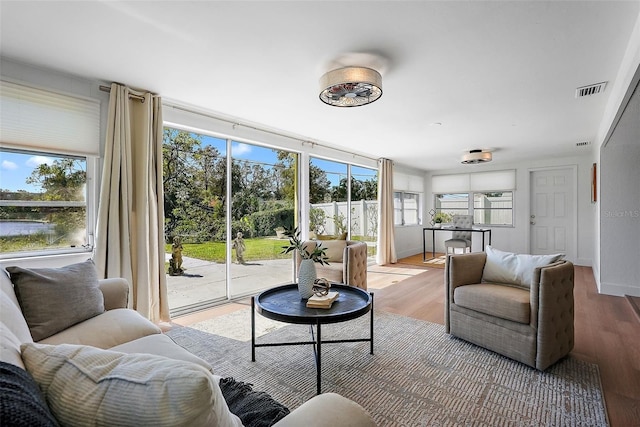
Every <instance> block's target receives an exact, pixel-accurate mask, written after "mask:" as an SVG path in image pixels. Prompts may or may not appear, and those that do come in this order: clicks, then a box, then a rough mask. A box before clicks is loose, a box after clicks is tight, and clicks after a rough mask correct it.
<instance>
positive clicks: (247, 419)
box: [220, 377, 290, 427]
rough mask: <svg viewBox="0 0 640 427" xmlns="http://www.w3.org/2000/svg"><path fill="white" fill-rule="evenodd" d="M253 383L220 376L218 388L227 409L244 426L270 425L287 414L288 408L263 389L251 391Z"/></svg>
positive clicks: (263, 426) (260, 426)
mask: <svg viewBox="0 0 640 427" xmlns="http://www.w3.org/2000/svg"><path fill="white" fill-rule="evenodd" d="M252 386H253V384H247V383H243V382H241V381H236V380H234V379H233V378H231V377H229V378H222V379H221V380H220V389H221V390H222V395H223V396H224V400H225V401H226V402H227V406H229V410H230V411H231V412H233V413H234V414H236V415H237V416H238V418H240V421H242V424H243V425H244V426H245V427H270V426H272V425H273V424H275V423H277V422H278V421H279V420H281V419H282V418H284V417H286V416H287V415H288V414H289V412H290V411H289V409H287V407H285V406H284V405H282V404H281V403H278V402H276V401H275V400H273V398H272V397H271V396H269V395H268V394H267V393H265V392H263V391H253V388H252Z"/></svg>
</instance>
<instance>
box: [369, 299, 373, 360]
mask: <svg viewBox="0 0 640 427" xmlns="http://www.w3.org/2000/svg"><path fill="white" fill-rule="evenodd" d="M369 295H371V320H370V321H369V334H370V338H371V350H370V351H369V353H370V354H373V292H369Z"/></svg>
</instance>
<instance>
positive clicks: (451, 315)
mask: <svg viewBox="0 0 640 427" xmlns="http://www.w3.org/2000/svg"><path fill="white" fill-rule="evenodd" d="M486 258H487V255H486V253H484V252H475V253H469V254H457V255H447V260H446V265H445V286H446V289H445V329H446V332H447V333H449V334H451V335H454V336H456V337H459V338H462V339H464V340H466V341H469V342H471V343H473V344H476V345H479V346H481V347H484V348H487V349H489V350H492V351H495V352H496V353H500V354H502V355H504V356H507V357H509V358H511V359H514V360H517V361H519V362H522V363H525V364H527V365H529V366H531V367H534V368H536V369H539V370H545V369H547V368H548V367H549V366H551V365H552V364H554V363H555V362H557V361H558V360H560V359H561V358H562V357H564V356H566V355H567V354H569V352H570V351H571V349H572V348H573V344H574V326H573V318H574V307H573V281H574V268H573V264H572V263H571V262H568V261H557V262H554V263H552V264H550V265H547V266H544V267H538V268H535V269H534V271H533V280H532V281H531V284H530V286H525V285H522V284H520V285H516V284H505V283H484V282H482V276H483V270H484V267H485V261H486Z"/></svg>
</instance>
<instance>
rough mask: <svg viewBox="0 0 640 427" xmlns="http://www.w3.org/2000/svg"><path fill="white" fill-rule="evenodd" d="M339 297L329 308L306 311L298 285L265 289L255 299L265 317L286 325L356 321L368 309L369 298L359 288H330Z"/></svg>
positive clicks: (369, 296)
mask: <svg viewBox="0 0 640 427" xmlns="http://www.w3.org/2000/svg"><path fill="white" fill-rule="evenodd" d="M331 290H332V291H338V292H339V293H340V295H339V296H338V298H337V299H336V300H335V301H334V302H333V305H332V306H331V308H329V309H323V308H307V305H306V304H307V300H303V299H302V298H300V294H299V293H298V285H297V284H295V283H294V284H289V285H283V286H278V287H275V288H271V289H268V290H266V291H264V292H262V293H261V294H259V295H258V296H257V297H255V305H256V310H257V311H258V313H260V314H261V315H262V316H264V317H268V318H269V319H273V320H278V321H280V322H286V323H297V324H317V323H322V324H325V323H337V322H344V321H346V320H351V319H355V318H357V317H360V316H362V315H363V314H365V313H366V312H368V311H369V310H371V301H372V299H371V295H370V294H369V293H368V292H367V291H365V290H363V289H360V288H356V287H354V286H347V285H337V284H332V285H331Z"/></svg>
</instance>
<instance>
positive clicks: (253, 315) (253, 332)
mask: <svg viewBox="0 0 640 427" xmlns="http://www.w3.org/2000/svg"><path fill="white" fill-rule="evenodd" d="M251 361H252V362H255V361H256V299H255V297H251Z"/></svg>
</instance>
